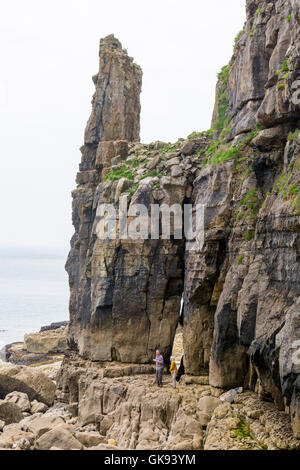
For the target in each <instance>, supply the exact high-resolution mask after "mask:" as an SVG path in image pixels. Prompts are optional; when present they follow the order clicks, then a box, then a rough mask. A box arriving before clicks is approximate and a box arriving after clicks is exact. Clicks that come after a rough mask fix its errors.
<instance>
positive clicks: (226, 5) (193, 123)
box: [0, 0, 245, 247]
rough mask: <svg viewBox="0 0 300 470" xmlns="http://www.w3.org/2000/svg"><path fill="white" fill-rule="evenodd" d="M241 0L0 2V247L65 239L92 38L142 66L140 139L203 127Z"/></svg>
mask: <svg viewBox="0 0 300 470" xmlns="http://www.w3.org/2000/svg"><path fill="white" fill-rule="evenodd" d="M244 21H245V0H226V1H224V0H210V1H208V2H207V1H203V0H186V1H185V2H183V1H182V0H151V1H141V0H114V1H109V0H106V1H103V0H51V1H49V0H43V1H41V0H26V1H24V0H10V1H9V2H4V1H2V2H1V18H0V64H1V75H0V136H1V185H0V200H1V231H0V246H1V245H10V246H14V245H18V246H53V247H55V246H59V247H67V246H68V244H69V240H70V237H71V235H72V232H73V228H72V225H71V197H70V193H71V190H72V189H73V188H75V174H76V172H77V169H78V164H79V161H80V152H79V150H78V149H79V147H80V146H81V145H82V144H83V131H84V127H85V125H86V122H87V119H88V117H89V114H90V111H91V104H90V103H91V98H92V94H93V92H94V86H93V83H92V80H91V76H92V75H94V74H95V73H96V72H97V70H98V47H99V39H100V37H104V36H106V35H108V34H111V33H114V34H115V36H116V37H117V38H118V39H119V40H120V41H121V42H122V45H123V47H124V48H126V49H127V50H128V53H129V54H130V55H131V56H133V57H134V59H135V61H136V62H137V63H138V64H140V65H141V67H142V68H143V71H144V77H143V91H142V96H141V101H142V120H141V140H142V141H143V142H151V141H154V140H158V139H159V140H163V141H166V142H168V141H176V140H177V139H178V138H179V137H186V136H187V135H188V134H190V133H191V132H192V131H194V130H205V129H208V128H209V127H210V120H211V114H212V109H213V104H214V93H215V84H216V75H217V72H218V71H219V70H220V68H221V67H222V66H223V65H224V64H226V63H227V62H228V61H229V59H230V57H231V54H232V46H233V40H234V37H235V35H236V34H237V33H238V31H239V30H241V29H242V26H243V23H244Z"/></svg>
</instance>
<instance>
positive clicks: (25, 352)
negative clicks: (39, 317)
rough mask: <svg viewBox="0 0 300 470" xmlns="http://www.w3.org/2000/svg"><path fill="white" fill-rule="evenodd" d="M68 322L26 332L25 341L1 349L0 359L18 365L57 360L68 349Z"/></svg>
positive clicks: (61, 357) (60, 358)
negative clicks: (36, 331) (29, 332)
mask: <svg viewBox="0 0 300 470" xmlns="http://www.w3.org/2000/svg"><path fill="white" fill-rule="evenodd" d="M67 326H68V322H65V321H63V322H56V323H52V324H51V325H47V326H43V327H41V329H40V331H39V332H38V333H31V334H26V335H25V336H24V341H23V342H16V343H11V344H7V345H6V346H4V348H3V349H2V350H1V351H0V360H2V361H4V362H10V363H12V364H16V365H28V366H30V365H34V364H42V363H43V364H45V363H51V362H57V361H59V360H62V359H63V356H62V354H63V353H64V352H65V351H66V350H67V348H68V346H67Z"/></svg>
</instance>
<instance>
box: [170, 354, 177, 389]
mask: <svg viewBox="0 0 300 470" xmlns="http://www.w3.org/2000/svg"><path fill="white" fill-rule="evenodd" d="M170 361H171V366H170V372H171V375H172V388H176V376H177V372H178V369H177V365H176V362H175V357H173V356H172V357H171V358H170Z"/></svg>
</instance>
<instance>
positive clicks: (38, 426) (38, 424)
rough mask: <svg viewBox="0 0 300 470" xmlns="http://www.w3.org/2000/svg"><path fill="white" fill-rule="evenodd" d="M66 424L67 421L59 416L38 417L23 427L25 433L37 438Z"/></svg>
mask: <svg viewBox="0 0 300 470" xmlns="http://www.w3.org/2000/svg"><path fill="white" fill-rule="evenodd" d="M62 424H65V421H64V420H63V419H62V418H60V417H59V416H56V417H52V416H45V415H44V416H36V417H34V418H33V419H31V420H28V421H27V423H24V424H23V425H22V428H23V429H24V431H28V432H31V433H32V434H34V435H35V436H36V437H37V438H39V437H41V436H42V435H43V434H45V433H48V432H49V431H51V430H52V429H54V428H56V427H57V426H59V425H62Z"/></svg>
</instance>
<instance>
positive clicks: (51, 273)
mask: <svg viewBox="0 0 300 470" xmlns="http://www.w3.org/2000/svg"><path fill="white" fill-rule="evenodd" d="M67 251H68V250H67V249H56V248H55V249H54V248H40V249H36V248H26V249H24V248H5V247H0V350H1V349H2V348H3V346H5V345H6V344H10V343H13V342H19V341H23V338H24V334H25V333H34V332H38V331H40V328H41V327H42V326H45V325H49V324H50V323H52V322H57V321H65V320H68V317H69V315H68V302H69V285H68V277H67V274H66V272H65V269H64V265H65V263H66V258H67Z"/></svg>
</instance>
